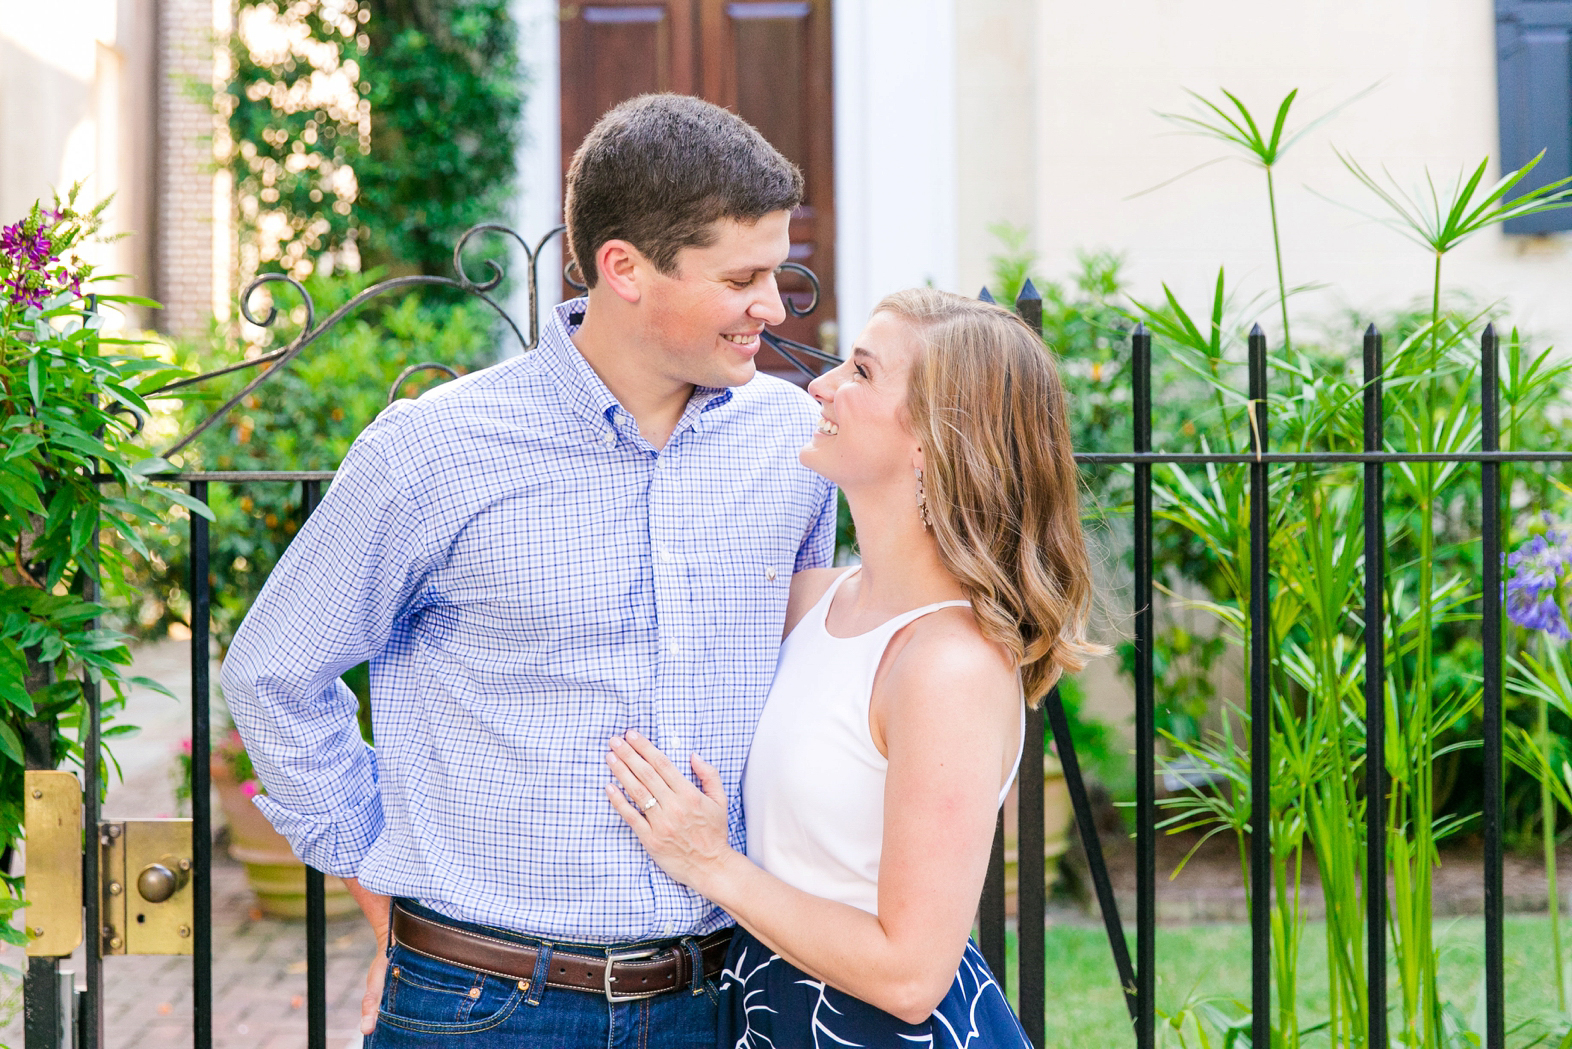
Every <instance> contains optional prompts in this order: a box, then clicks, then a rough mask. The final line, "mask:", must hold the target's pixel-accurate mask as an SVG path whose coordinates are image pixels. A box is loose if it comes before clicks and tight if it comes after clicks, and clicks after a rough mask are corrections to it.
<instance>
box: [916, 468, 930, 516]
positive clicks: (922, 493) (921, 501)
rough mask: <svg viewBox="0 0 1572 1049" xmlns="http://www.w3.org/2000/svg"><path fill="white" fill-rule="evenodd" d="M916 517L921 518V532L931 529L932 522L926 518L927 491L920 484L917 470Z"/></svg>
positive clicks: (920, 476) (919, 475) (920, 480)
mask: <svg viewBox="0 0 1572 1049" xmlns="http://www.w3.org/2000/svg"><path fill="white" fill-rule="evenodd" d="M916 474H917V515H918V516H919V517H921V518H922V527H923V531H927V530H928V529H929V528H932V527H933V520H932V519H931V518H930V517H929V516H928V489H927V488H925V487H924V486H923V483H922V471H921V470H917V471H916Z"/></svg>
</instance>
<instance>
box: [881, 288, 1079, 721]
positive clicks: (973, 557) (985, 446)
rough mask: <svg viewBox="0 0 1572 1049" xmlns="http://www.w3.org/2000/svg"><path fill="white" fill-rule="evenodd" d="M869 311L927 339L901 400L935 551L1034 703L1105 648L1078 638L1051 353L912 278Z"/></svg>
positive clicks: (994, 312) (1067, 461) (1009, 317)
mask: <svg viewBox="0 0 1572 1049" xmlns="http://www.w3.org/2000/svg"><path fill="white" fill-rule="evenodd" d="M874 312H875V313H881V312H882V313H889V314H891V315H893V316H895V317H898V318H900V319H902V320H904V321H905V322H906V323H908V324H909V325H910V326H911V328H912V330H913V331H914V333H915V334H916V335H917V338H918V341H919V342H920V343H921V345H922V355H921V357H920V358H919V359H918V360H916V361H915V362H913V365H912V371H911V379H910V383H909V386H908V388H907V412H908V422H909V425H910V426H911V429H912V433H913V434H915V435H916V437H917V440H918V441H919V442H920V443H921V445H922V449H923V456H924V461H925V466H924V469H923V485H924V488H925V489H926V492H927V500H928V514H929V518H930V521H931V525H932V528H933V532H934V535H935V536H936V537H937V538H938V541H939V555H940V557H941V558H942V560H943V562H944V566H945V567H946V568H947V569H949V570H950V572H951V573H952V574H953V575H954V576H955V578H956V579H957V580H959V581H960V583H961V586H962V587H963V588H964V589H965V591H966V594H967V596H968V597H969V598H970V599H971V602H972V612H973V614H974V615H975V616H976V617H977V624H978V626H979V627H980V628H981V630H982V632H983V635H984V636H985V637H987V638H988V639H989V640H991V641H994V642H996V643H997V644H1000V645H1003V646H1004V647H1005V649H1006V650H1007V651H1008V652H1009V653H1010V654H1011V655H1012V656H1013V657H1014V658H1015V662H1016V665H1017V666H1019V667H1020V670H1021V683H1022V689H1023V691H1024V692H1025V694H1026V702H1027V703H1028V704H1029V705H1030V706H1032V707H1036V706H1037V705H1038V704H1039V703H1041V702H1042V699H1043V697H1044V696H1045V695H1047V693H1048V690H1049V689H1050V688H1052V687H1053V685H1054V682H1056V681H1058V680H1059V676H1060V675H1061V674H1063V673H1064V672H1065V671H1070V672H1071V673H1074V672H1075V671H1078V670H1080V669H1081V668H1082V667H1084V666H1086V663H1087V660H1088V659H1090V658H1092V657H1094V656H1099V655H1103V654H1104V653H1106V652H1107V649H1106V648H1104V647H1103V646H1101V645H1098V644H1096V643H1094V642H1092V641H1089V640H1088V639H1087V636H1086V627H1087V620H1088V619H1089V618H1090V614H1091V608H1092V580H1091V560H1090V558H1089V557H1088V556H1087V552H1086V545H1085V542H1084V540H1083V538H1082V535H1081V515H1080V509H1079V507H1078V505H1077V498H1076V495H1077V476H1076V469H1075V460H1074V458H1073V456H1072V452H1071V449H1070V429H1069V424H1068V422H1067V420H1066V413H1065V394H1064V387H1063V385H1062V384H1061V383H1060V382H1059V373H1058V371H1057V370H1056V369H1055V367H1054V362H1053V358H1052V357H1051V355H1050V354H1049V352H1048V350H1047V348H1046V347H1045V346H1044V345H1043V342H1042V339H1041V338H1039V337H1038V336H1037V334H1036V333H1035V332H1033V331H1032V330H1031V329H1030V328H1028V327H1027V326H1026V325H1025V324H1024V323H1023V322H1022V321H1021V320H1020V318H1018V317H1016V316H1015V315H1014V314H1013V313H1011V312H1009V311H1008V310H1006V309H1003V308H1001V307H999V306H996V305H994V304H992V303H988V302H982V301H980V300H978V299H969V298H966V297H965V296H962V295H955V294H952V293H950V292H945V291H935V290H933V289H931V288H914V289H911V290H909V291H900V292H896V293H895V294H893V295H890V296H887V297H886V298H885V299H884V300H883V301H881V302H880V303H879V305H878V306H877V307H875V309H874Z"/></svg>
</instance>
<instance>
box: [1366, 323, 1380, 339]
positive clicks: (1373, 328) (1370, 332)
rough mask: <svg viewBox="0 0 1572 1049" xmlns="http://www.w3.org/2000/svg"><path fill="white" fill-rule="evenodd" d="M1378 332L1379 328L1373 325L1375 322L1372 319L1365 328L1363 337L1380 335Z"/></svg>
mask: <svg viewBox="0 0 1572 1049" xmlns="http://www.w3.org/2000/svg"><path fill="white" fill-rule="evenodd" d="M1380 334H1381V329H1380V328H1377V327H1376V326H1375V322H1374V321H1371V322H1370V327H1368V328H1366V329H1365V338H1367V339H1368V338H1372V337H1374V336H1376V335H1380Z"/></svg>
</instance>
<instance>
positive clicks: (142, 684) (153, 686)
mask: <svg viewBox="0 0 1572 1049" xmlns="http://www.w3.org/2000/svg"><path fill="white" fill-rule="evenodd" d="M129 683H130V684H132V685H135V686H136V687H137V688H145V689H147V690H148V691H149V692H157V693H159V694H160V695H163V696H168V697H169V698H170V699H178V698H179V697H178V696H176V695H175V694H174V693H173V692H171V691H169V689H168V688H166V687H164V686H163V685H161V684H159V683H158V682H157V681H154V680H153V679H152V678H150V677H142V676H140V675H138V676H137V677H134V678H131V679H130V682H129Z"/></svg>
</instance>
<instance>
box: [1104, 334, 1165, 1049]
mask: <svg viewBox="0 0 1572 1049" xmlns="http://www.w3.org/2000/svg"><path fill="white" fill-rule="evenodd" d="M1130 349H1131V357H1132V362H1131V363H1132V365H1133V371H1132V374H1131V384H1132V387H1133V388H1132V391H1131V393H1132V400H1133V402H1134V404H1133V409H1132V410H1133V411H1134V413H1135V418H1134V420H1133V430H1134V432H1133V441H1132V444H1133V447H1134V450H1135V451H1136V452H1137V453H1142V452H1149V451H1151V450H1152V337H1151V335H1149V334H1148V333H1147V331H1146V326H1145V325H1142V324H1137V325H1136V326H1135V332H1134V333H1133V334H1132V335H1131V337H1130ZM1134 473H1135V492H1134V499H1135V519H1134V522H1133V531H1134V535H1133V541H1134V545H1135V550H1134V558H1135V566H1134V567H1135V595H1134V597H1135V976H1136V980H1137V983H1136V985H1135V1003H1134V1004H1135V1006H1136V1008H1137V1010H1138V1011H1137V1014H1136V1018H1135V1044H1136V1046H1137V1047H1138V1049H1152V1046H1153V1045H1155V1044H1156V1040H1157V1000H1156V988H1157V796H1156V789H1157V783H1156V781H1155V780H1154V779H1153V777H1154V776H1155V775H1156V774H1157V768H1156V764H1157V739H1156V737H1157V707H1156V699H1155V692H1156V668H1155V663H1154V660H1153V655H1154V653H1153V647H1152V646H1153V643H1154V641H1155V639H1156V629H1155V620H1154V618H1153V609H1152V466H1151V464H1150V463H1144V462H1138V463H1136V464H1135V466H1134ZM1094 833H1095V832H1094ZM1126 987H1127V988H1128V984H1127V985H1126ZM1128 993H1129V991H1128V989H1127V990H1126V994H1128Z"/></svg>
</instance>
